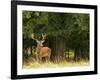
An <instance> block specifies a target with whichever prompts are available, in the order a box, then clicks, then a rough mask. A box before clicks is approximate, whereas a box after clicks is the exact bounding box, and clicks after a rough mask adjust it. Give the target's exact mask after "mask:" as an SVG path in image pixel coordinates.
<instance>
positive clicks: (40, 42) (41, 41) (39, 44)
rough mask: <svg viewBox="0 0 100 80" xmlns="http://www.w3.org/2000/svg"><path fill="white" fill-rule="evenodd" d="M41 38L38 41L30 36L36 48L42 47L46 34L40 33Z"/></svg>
mask: <svg viewBox="0 0 100 80" xmlns="http://www.w3.org/2000/svg"><path fill="white" fill-rule="evenodd" d="M41 36H42V39H41V40H40V39H37V38H35V37H34V34H32V39H33V40H35V41H36V42H37V47H43V43H44V42H45V39H46V34H43V33H42V34H41ZM39 37H40V36H39Z"/></svg>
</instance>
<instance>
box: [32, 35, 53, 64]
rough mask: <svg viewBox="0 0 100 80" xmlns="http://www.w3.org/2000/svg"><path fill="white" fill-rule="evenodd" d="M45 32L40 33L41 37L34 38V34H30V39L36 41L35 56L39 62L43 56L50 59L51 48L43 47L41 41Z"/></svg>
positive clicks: (44, 36)
mask: <svg viewBox="0 0 100 80" xmlns="http://www.w3.org/2000/svg"><path fill="white" fill-rule="evenodd" d="M45 38H46V34H45V35H44V34H42V39H41V40H40V39H36V38H34V34H32V39H33V40H35V41H36V43H37V47H36V53H37V58H38V60H39V61H40V62H41V61H42V58H45V59H46V61H47V60H48V61H50V56H51V49H50V48H49V47H44V46H43V43H44V42H45Z"/></svg>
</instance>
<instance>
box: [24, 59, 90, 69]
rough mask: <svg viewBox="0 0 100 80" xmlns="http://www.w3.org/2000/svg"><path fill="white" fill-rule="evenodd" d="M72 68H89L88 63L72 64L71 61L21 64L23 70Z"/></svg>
mask: <svg viewBox="0 0 100 80" xmlns="http://www.w3.org/2000/svg"><path fill="white" fill-rule="evenodd" d="M73 66H89V61H83V60H82V61H79V62H73V61H70V62H68V61H63V62H60V63H53V62H43V63H38V62H28V63H24V64H23V68H24V69H31V68H56V67H57V68H58V67H59V68H60V67H73Z"/></svg>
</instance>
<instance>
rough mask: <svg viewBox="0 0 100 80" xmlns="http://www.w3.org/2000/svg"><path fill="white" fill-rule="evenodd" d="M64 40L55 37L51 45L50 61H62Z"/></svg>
mask: <svg viewBox="0 0 100 80" xmlns="http://www.w3.org/2000/svg"><path fill="white" fill-rule="evenodd" d="M64 51H65V40H64V39H63V38H61V37H56V38H54V40H53V44H52V60H53V61H54V62H56V63H59V62H61V61H62V60H64V57H65V56H64Z"/></svg>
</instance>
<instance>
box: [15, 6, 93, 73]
mask: <svg viewBox="0 0 100 80" xmlns="http://www.w3.org/2000/svg"><path fill="white" fill-rule="evenodd" d="M22 10H28V11H42V12H43V11H44V12H63V13H88V14H90V53H91V54H90V66H87V67H67V68H49V69H48V68H45V69H44V68H43V69H22V45H23V44H22V35H21V34H22ZM17 45H18V46H17V55H18V56H17V75H24V74H44V73H59V72H80V71H93V70H94V10H92V9H80V8H58V7H44V6H24V5H18V6H17Z"/></svg>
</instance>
